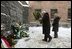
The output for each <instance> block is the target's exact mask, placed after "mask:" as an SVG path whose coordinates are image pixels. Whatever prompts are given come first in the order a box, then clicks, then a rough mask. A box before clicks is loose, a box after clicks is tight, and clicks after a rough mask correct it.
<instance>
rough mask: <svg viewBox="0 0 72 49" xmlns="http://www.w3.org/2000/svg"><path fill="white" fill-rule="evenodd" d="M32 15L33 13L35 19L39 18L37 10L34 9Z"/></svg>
mask: <svg viewBox="0 0 72 49" xmlns="http://www.w3.org/2000/svg"><path fill="white" fill-rule="evenodd" d="M33 15H34V17H35V20H39V18H40V17H41V14H40V12H38V11H35V12H34V13H33Z"/></svg>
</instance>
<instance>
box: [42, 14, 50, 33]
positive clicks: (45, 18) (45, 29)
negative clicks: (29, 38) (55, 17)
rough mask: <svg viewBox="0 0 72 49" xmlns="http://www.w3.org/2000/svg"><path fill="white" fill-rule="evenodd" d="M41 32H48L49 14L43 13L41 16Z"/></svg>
mask: <svg viewBox="0 0 72 49" xmlns="http://www.w3.org/2000/svg"><path fill="white" fill-rule="evenodd" d="M42 26H43V34H50V20H49V14H48V13H45V14H44V16H43V18H42Z"/></svg>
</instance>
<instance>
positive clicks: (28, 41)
mask: <svg viewBox="0 0 72 49" xmlns="http://www.w3.org/2000/svg"><path fill="white" fill-rule="evenodd" d="M29 34H30V37H29V38H22V39H20V40H19V41H18V42H17V44H16V45H15V48H71V28H63V27H59V32H58V38H53V37H54V32H52V27H51V36H52V41H51V42H45V41H42V39H43V37H44V35H43V34H42V27H29Z"/></svg>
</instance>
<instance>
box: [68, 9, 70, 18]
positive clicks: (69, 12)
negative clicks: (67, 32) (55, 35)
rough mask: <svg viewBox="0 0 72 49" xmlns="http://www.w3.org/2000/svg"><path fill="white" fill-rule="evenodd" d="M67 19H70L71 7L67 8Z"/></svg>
mask: <svg viewBox="0 0 72 49" xmlns="http://www.w3.org/2000/svg"><path fill="white" fill-rule="evenodd" d="M68 19H71V8H69V9H68Z"/></svg>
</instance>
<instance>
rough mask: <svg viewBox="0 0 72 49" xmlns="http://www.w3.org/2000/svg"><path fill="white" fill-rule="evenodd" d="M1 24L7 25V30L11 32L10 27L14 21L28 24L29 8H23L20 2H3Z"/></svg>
mask: <svg viewBox="0 0 72 49" xmlns="http://www.w3.org/2000/svg"><path fill="white" fill-rule="evenodd" d="M1 13H4V14H6V15H2V14H1V23H5V24H6V28H7V30H10V26H11V23H12V21H13V20H15V21H16V22H18V21H19V22H21V23H22V24H23V23H25V22H26V23H27V22H28V8H26V7H23V6H21V5H20V4H19V3H18V1H1Z"/></svg>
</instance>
